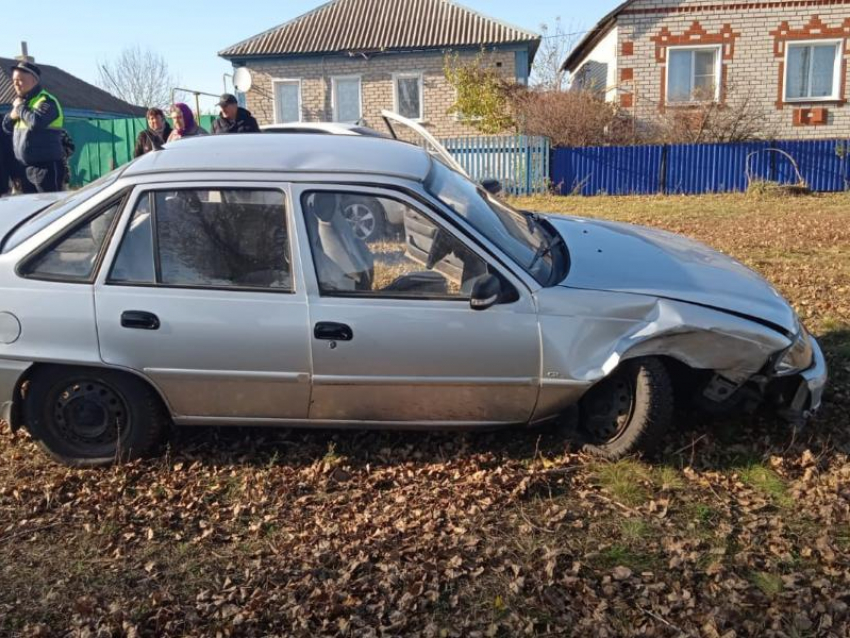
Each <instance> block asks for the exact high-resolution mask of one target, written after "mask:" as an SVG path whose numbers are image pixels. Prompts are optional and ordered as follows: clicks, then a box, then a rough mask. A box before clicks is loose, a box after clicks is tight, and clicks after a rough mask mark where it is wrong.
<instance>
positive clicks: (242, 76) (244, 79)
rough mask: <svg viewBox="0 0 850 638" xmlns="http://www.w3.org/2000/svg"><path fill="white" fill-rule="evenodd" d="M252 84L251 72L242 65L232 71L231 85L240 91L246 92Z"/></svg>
mask: <svg viewBox="0 0 850 638" xmlns="http://www.w3.org/2000/svg"><path fill="white" fill-rule="evenodd" d="M253 85H254V79H253V78H252V77H251V72H250V71H249V70H248V69H246V68H245V67H244V66H241V67H239V68H238V69H236V71H234V73H233V86H234V87H236V90H237V91H239V92H240V93H247V92H248V91H250V90H251V87H252V86H253Z"/></svg>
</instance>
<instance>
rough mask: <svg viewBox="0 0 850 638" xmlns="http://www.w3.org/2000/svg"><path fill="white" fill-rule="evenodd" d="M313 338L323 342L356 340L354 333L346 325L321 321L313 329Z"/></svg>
mask: <svg viewBox="0 0 850 638" xmlns="http://www.w3.org/2000/svg"><path fill="white" fill-rule="evenodd" d="M313 336H314V337H316V339H320V340H321V341H351V340H352V339H354V331H353V330H352V329H351V326H347V325H345V324H344V323H334V322H332V321H320V322H319V323H317V324H316V327H315V328H314V329H313Z"/></svg>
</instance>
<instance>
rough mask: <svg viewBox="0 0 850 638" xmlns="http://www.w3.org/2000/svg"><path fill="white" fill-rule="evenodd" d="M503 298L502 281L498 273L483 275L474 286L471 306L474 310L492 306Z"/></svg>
mask: <svg viewBox="0 0 850 638" xmlns="http://www.w3.org/2000/svg"><path fill="white" fill-rule="evenodd" d="M501 298H502V282H501V281H499V278H498V277H496V275H489V274H488V275H481V276H480V277H479V278H478V279H476V280H475V284H474V285H473V286H472V295H471V296H470V299H469V306H470V308H472V309H473V310H487V309H488V308H492V307H493V306H495V305H496V304H497V303H499V301H500V300H501Z"/></svg>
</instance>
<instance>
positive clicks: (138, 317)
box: [121, 310, 160, 330]
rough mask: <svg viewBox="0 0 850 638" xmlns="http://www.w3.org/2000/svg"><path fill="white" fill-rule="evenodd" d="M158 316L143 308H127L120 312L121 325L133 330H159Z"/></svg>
mask: <svg viewBox="0 0 850 638" xmlns="http://www.w3.org/2000/svg"><path fill="white" fill-rule="evenodd" d="M159 326H160V323H159V317H157V316H156V315H155V314H153V313H152V312H145V311H144V310H127V311H126V312H122V313H121V327H122V328H131V329H134V330H159Z"/></svg>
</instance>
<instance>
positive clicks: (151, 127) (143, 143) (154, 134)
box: [133, 108, 171, 157]
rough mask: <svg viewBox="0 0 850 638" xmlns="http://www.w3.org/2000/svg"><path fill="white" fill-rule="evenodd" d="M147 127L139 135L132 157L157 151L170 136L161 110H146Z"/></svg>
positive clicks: (169, 130)
mask: <svg viewBox="0 0 850 638" xmlns="http://www.w3.org/2000/svg"><path fill="white" fill-rule="evenodd" d="M147 118H148V127H147V128H146V129H145V130H144V131H142V132H141V133H139V137H138V138H137V139H136V150H135V152H134V153H133V157H139V156H141V155H144V154H145V153H150V152H151V151H158V150H159V149H161V148H162V145H163V144H165V142H166V141H167V140H168V136H169V135H171V126H169V124H168V122H167V121H166V119H165V113H163V112H162V109H157V108H152V109H148V113H147Z"/></svg>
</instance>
